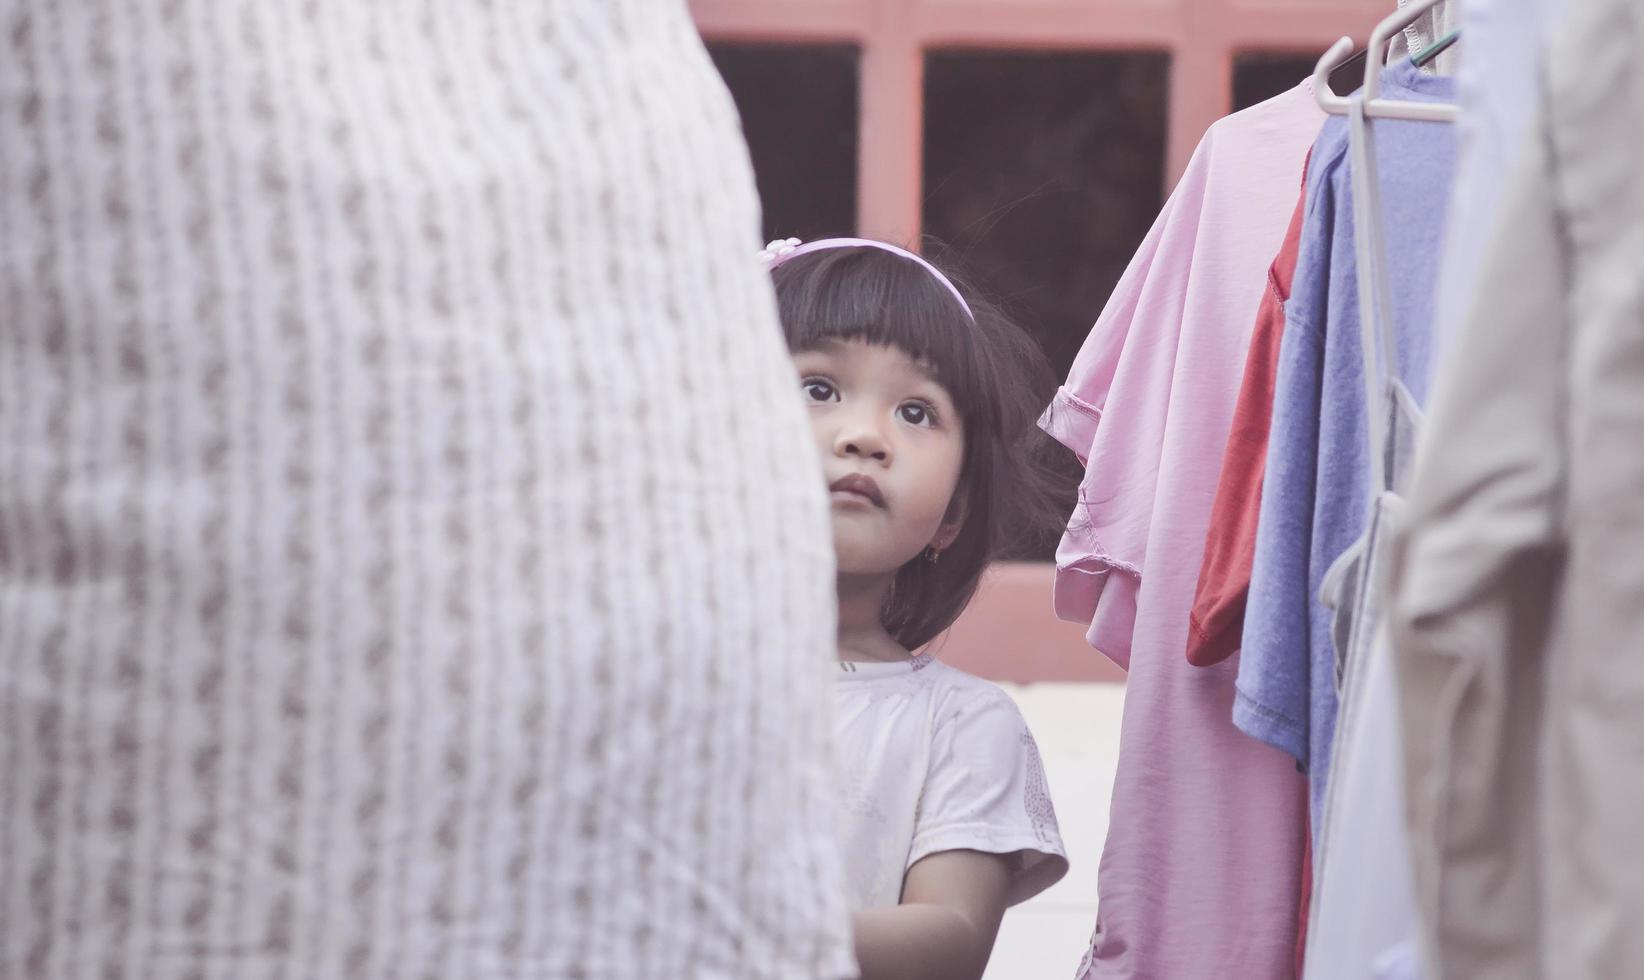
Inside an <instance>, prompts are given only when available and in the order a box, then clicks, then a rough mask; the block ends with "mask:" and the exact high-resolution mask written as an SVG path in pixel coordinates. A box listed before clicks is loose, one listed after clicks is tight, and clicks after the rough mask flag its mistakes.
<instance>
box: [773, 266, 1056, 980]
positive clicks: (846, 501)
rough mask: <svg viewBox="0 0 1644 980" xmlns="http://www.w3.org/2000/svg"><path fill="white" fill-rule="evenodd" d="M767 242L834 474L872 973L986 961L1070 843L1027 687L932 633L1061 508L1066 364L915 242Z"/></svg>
mask: <svg viewBox="0 0 1644 980" xmlns="http://www.w3.org/2000/svg"><path fill="white" fill-rule="evenodd" d="M766 255H767V261H768V263H769V264H770V267H771V270H772V277H773V279H774V281H775V284H776V293H777V300H778V304H779V306H780V309H781V314H782V323H783V329H784V331H785V332H786V334H787V341H788V348H789V350H790V352H791V353H792V355H793V359H794V364H795V366H796V367H797V368H798V372H799V384H800V392H801V395H802V397H803V398H804V400H805V403H806V405H807V406H808V409H809V414H810V418H811V424H812V428H813V429H814V431H815V433H816V441H817V448H818V449H819V450H820V451H821V454H822V463H823V471H824V475H825V478H826V480H827V484H828V488H829V490H830V500H831V511H832V517H833V537H834V546H835V550H836V553H837V556H838V576H839V577H838V588H839V668H840V670H839V675H838V681H837V684H836V688H835V690H836V694H837V696H836V714H837V729H838V739H837V749H838V752H839V759H840V762H841V768H842V769H843V775H844V782H845V790H846V810H847V814H848V824H847V838H846V869H847V872H848V874H849V876H850V878H849V882H848V884H849V886H850V888H851V891H852V898H853V901H854V903H855V908H857V909H858V910H859V911H857V912H856V914H855V928H856V950H857V958H858V960H859V962H860V964H861V969H862V977H863V980H875V978H895V980H917V978H923V977H929V978H933V980H935V978H940V980H955V978H965V977H980V976H981V975H982V971H983V969H984V968H985V967H986V965H987V961H988V956H989V954H990V953H991V951H992V948H993V941H994V937H995V934H996V933H997V931H998V928H999V921H1000V918H1001V917H1002V916H1003V914H1004V910H1005V908H1006V907H1007V906H1009V905H1013V904H1015V903H1017V902H1021V901H1023V900H1025V899H1027V898H1029V897H1031V896H1033V895H1035V894H1037V893H1038V892H1040V891H1043V890H1044V889H1045V888H1047V887H1049V886H1050V885H1051V884H1053V883H1054V882H1055V881H1056V880H1057V879H1058V878H1060V877H1061V876H1062V875H1063V874H1064V873H1065V872H1066V871H1067V858H1066V856H1065V854H1064V852H1063V850H1062V842H1061V838H1060V836H1059V835H1058V833H1057V827H1056V815H1055V812H1054V811H1053V809H1052V808H1051V803H1050V795H1049V792H1048V788H1047V786H1046V783H1045V774H1044V767H1043V764H1042V763H1041V761H1040V758H1039V751H1038V748H1037V747H1036V746H1035V745H1034V742H1033V736H1032V735H1031V734H1030V733H1029V732H1028V728H1027V725H1026V724H1025V723H1024V722H1023V720H1022V716H1021V714H1020V712H1019V711H1018V710H1017V708H1016V705H1015V703H1014V702H1012V701H1011V700H1010V698H1009V696H1008V695H1006V694H1005V693H1004V692H1003V691H1001V690H1000V689H999V688H997V687H995V686H994V685H992V684H990V683H988V682H986V681H983V680H980V679H978V678H975V677H972V676H970V675H969V674H965V673H963V672H961V671H958V670H955V669H953V668H951V667H948V666H946V665H944V664H942V663H941V662H940V661H938V660H935V659H933V658H932V655H931V653H930V652H929V651H924V652H918V653H916V652H915V651H920V649H921V648H922V647H924V646H925V645H926V644H928V643H929V642H930V641H931V640H932V639H934V638H935V637H936V636H937V635H938V634H940V633H941V632H942V631H943V630H945V629H947V628H948V626H950V625H952V623H953V621H954V620H955V619H957V618H958V616H959V614H960V612H961V611H962V610H963V609H964V608H965V605H966V604H967V603H968V602H969V601H970V598H971V596H972V594H974V593H975V591H976V586H977V583H978V581H979V580H980V579H981V576H982V572H983V571H984V569H985V568H986V567H987V565H988V563H989V562H990V561H991V560H993V559H994V558H995V557H996V556H997V555H998V553H999V551H1000V550H1001V546H1003V545H1006V544H1009V543H1011V542H1012V541H1019V540H1021V538H1022V535H1024V534H1026V533H1029V532H1030V531H1031V530H1032V528H1031V527H1030V526H1021V525H1022V524H1023V522H1022V520H1021V518H1022V516H1023V515H1024V514H1035V513H1040V514H1044V515H1046V516H1047V517H1048V521H1049V523H1050V524H1051V525H1052V526H1059V524H1060V517H1061V516H1062V515H1061V514H1060V513H1059V512H1058V511H1057V510H1056V509H1055V508H1054V503H1053V498H1052V497H1050V496H1049V494H1050V487H1051V486H1052V485H1053V478H1052V477H1051V476H1050V475H1049V474H1048V473H1047V471H1046V470H1044V469H1042V468H1041V467H1040V466H1039V465H1038V463H1037V461H1036V460H1037V457H1036V455H1035V454H1034V453H1032V452H1030V451H1029V447H1030V446H1032V445H1034V444H1035V442H1036V440H1037V438H1038V432H1037V430H1036V429H1035V427H1034V424H1033V423H1034V419H1035V416H1036V413H1037V409H1038V407H1039V406H1040V405H1042V404H1044V402H1045V400H1046V399H1048V396H1049V392H1050V390H1051V389H1052V387H1053V383H1052V382H1051V379H1050V375H1049V371H1048V368H1047V367H1046V366H1045V364H1044V361H1043V358H1042V356H1041V355H1040V354H1039V351H1038V349H1037V347H1036V346H1035V345H1034V343H1033V341H1032V340H1031V339H1029V338H1028V337H1027V336H1026V335H1025V334H1023V333H1022V332H1021V331H1020V330H1018V329H1017V328H1015V327H1014V326H1013V325H1011V324H1010V323H1008V322H1007V321H1006V320H1005V319H1004V318H1003V317H1002V316H1001V315H1000V314H999V313H998V312H997V311H995V310H994V309H992V308H991V307H987V306H985V305H983V304H981V303H979V302H978V301H977V300H976V299H975V298H974V297H972V298H967V294H966V293H964V292H961V291H960V290H959V289H958V288H957V287H956V286H955V285H954V283H953V282H952V281H951V280H950V279H949V278H948V277H947V276H945V275H943V274H942V273H941V272H939V271H938V270H937V269H936V267H935V266H933V265H931V264H930V263H928V262H926V261H925V260H924V259H922V258H919V257H918V256H915V255H913V254H912V253H909V252H905V251H903V250H902V249H899V248H896V247H894V246H890V245H885V244H883V243H880V242H872V241H865V240H861V239H829V240H826V241H817V242H812V243H810V244H808V245H800V244H799V243H798V242H797V241H796V240H793V239H790V240H788V241H786V242H778V243H773V244H772V245H771V246H770V247H769V248H768V249H767V251H766ZM1006 500H1011V501H1012V502H1013V503H1014V504H1015V506H1014V507H1012V508H1010V509H1008V510H1007V509H1006V508H1005V507H1004V506H1003V505H1004V502H1005V501H1006Z"/></svg>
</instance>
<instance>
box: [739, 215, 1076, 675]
mask: <svg viewBox="0 0 1644 980" xmlns="http://www.w3.org/2000/svg"><path fill="white" fill-rule="evenodd" d="M941 268H942V271H943V273H944V274H945V275H947V276H948V277H949V279H951V280H952V281H953V283H954V285H955V286H956V287H957V288H958V289H959V291H960V293H961V294H962V295H963V296H964V297H965V302H966V303H967V304H969V306H970V308H971V311H972V312H973V313H974V314H975V317H976V319H975V322H974V323H973V322H972V321H971V319H970V318H969V317H967V316H966V315H965V312H964V310H963V309H961V308H960V306H959V304H958V303H956V302H954V298H953V294H952V293H949V292H948V291H947V289H946V288H944V287H943V286H942V284H941V283H940V282H939V281H937V279H936V278H935V277H934V276H932V275H931V274H930V272H929V271H928V270H926V269H924V268H923V267H921V266H920V265H919V264H918V263H916V262H914V261H912V260H910V259H907V258H904V257H902V256H898V255H894V254H892V253H889V252H885V251H882V250H880V249H876V248H868V247H855V248H850V247H842V248H835V249H824V250H822V251H819V252H811V253H808V254H805V255H801V256H797V257H795V258H792V259H789V260H787V261H786V262H784V263H782V264H781V265H779V266H777V267H776V268H775V269H774V270H773V271H772V273H771V275H772V279H773V280H774V281H775V284H776V297H777V304H778V307H779V308H780V310H781V314H782V330H783V332H784V333H785V334H786V336H787V341H788V349H789V350H790V351H793V352H796V353H797V352H800V351H805V350H814V349H816V348H817V347H819V346H821V345H822V343H823V342H824V341H828V340H860V341H864V342H867V343H870V344H880V345H884V346H887V347H895V348H897V349H899V350H901V351H903V352H904V353H906V354H907V355H909V356H910V357H913V358H915V359H917V360H920V361H923V362H924V363H926V364H928V365H929V366H930V368H931V369H932V371H933V373H934V375H935V378H936V380H937V382H938V383H940V384H941V385H942V386H943V387H944V388H946V389H947V391H948V393H949V394H950V395H951V396H952V397H953V400H954V403H955V407H956V408H957V409H958V411H959V413H960V415H961V416H963V418H964V423H965V458H964V464H963V467H962V469H961V470H960V474H959V485H958V489H957V490H956V492H955V498H956V499H958V498H959V496H960V495H963V499H964V501H965V507H966V509H965V518H964V523H963V525H962V526H961V528H960V531H959V536H958V537H957V538H956V539H955V540H954V542H953V544H952V545H951V546H949V547H948V549H947V550H946V551H944V552H942V556H941V560H940V561H938V562H936V563H931V562H927V561H924V560H923V559H920V558H916V559H914V560H913V561H911V562H909V563H908V564H906V565H904V566H903V567H902V569H901V570H900V571H899V572H897V574H896V580H895V584H894V585H893V586H892V588H891V591H890V595H889V597H888V598H887V600H886V603H885V610H884V619H883V621H884V625H885V629H886V630H887V631H888V632H889V633H890V634H891V635H892V636H894V637H895V638H896V640H897V642H898V643H900V644H902V645H903V646H904V647H906V648H908V649H909V650H916V649H918V648H919V647H922V646H924V645H925V644H927V643H929V642H930V641H931V640H933V639H935V638H936V637H937V636H938V635H940V634H941V633H942V631H944V630H946V629H947V628H948V627H949V626H951V625H953V622H954V620H956V619H958V618H959V614H960V613H961V612H963V611H964V609H965V606H966V605H968V604H969V603H970V600H971V597H972V596H973V595H975V593H976V588H977V585H978V584H979V583H980V582H981V579H982V573H983V572H984V571H986V570H987V567H988V565H989V563H991V562H992V561H993V560H994V559H995V558H997V557H998V556H999V555H1000V553H1001V552H1002V551H1005V550H1006V549H1009V548H1012V546H1019V545H1021V544H1022V543H1023V542H1025V541H1041V540H1044V539H1045V536H1046V535H1048V534H1053V533H1054V532H1056V531H1057V530H1059V529H1060V528H1061V526H1062V524H1063V522H1064V521H1065V520H1066V518H1067V514H1066V506H1067V502H1068V499H1069V498H1068V497H1067V496H1066V494H1065V493H1063V492H1062V491H1063V490H1064V486H1063V484H1064V483H1065V481H1066V476H1065V473H1066V470H1065V469H1063V470H1060V471H1059V470H1058V469H1057V468H1055V467H1054V466H1053V465H1052V462H1051V455H1050V454H1051V453H1053V452H1056V451H1059V450H1060V447H1059V446H1056V445H1055V443H1054V442H1053V441H1052V440H1050V439H1049V438H1048V437H1046V436H1044V435H1043V434H1042V433H1041V432H1040V431H1039V428H1038V426H1037V425H1036V424H1035V423H1036V422H1037V420H1038V415H1039V411H1040V409H1041V408H1043V407H1044V406H1045V405H1046V404H1047V403H1048V402H1049V401H1050V399H1051V396H1052V395H1053V394H1054V392H1055V386H1056V382H1055V378H1054V377H1053V376H1052V374H1051V372H1050V366H1049V364H1048V363H1047V362H1046V361H1045V357H1044V354H1043V353H1042V352H1041V351H1040V350H1039V346H1038V344H1037V343H1035V342H1034V340H1033V339H1032V338H1031V337H1029V336H1028V335H1027V334H1026V333H1024V332H1023V331H1022V330H1021V328H1019V327H1017V326H1016V325H1015V324H1014V323H1012V322H1011V321H1010V320H1009V319H1008V318H1007V317H1006V316H1005V315H1004V313H1003V312H1002V311H1000V310H999V309H998V308H997V307H996V306H994V305H993V304H991V303H988V302H986V301H985V300H983V299H982V298H981V297H980V296H978V295H977V294H976V291H975V290H974V289H971V288H969V287H968V286H967V284H966V283H965V282H964V281H963V279H962V278H960V277H959V276H955V275H954V274H953V273H951V272H950V271H949V270H948V268H947V266H946V265H945V264H944V265H943V266H942V267H941Z"/></svg>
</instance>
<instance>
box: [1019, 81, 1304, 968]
mask: <svg viewBox="0 0 1644 980" xmlns="http://www.w3.org/2000/svg"><path fill="white" fill-rule="evenodd" d="M1323 118H1324V117H1323V115H1322V113H1321V112H1320V110H1319V109H1318V106H1317V104H1316V103H1315V102H1314V100H1313V93H1312V89H1311V87H1310V86H1309V85H1308V84H1306V83H1304V84H1303V85H1301V86H1298V87H1297V88H1295V89H1292V90H1291V91H1289V92H1287V93H1285V94H1283V95H1280V96H1278V97H1277V98H1274V99H1271V100H1269V101H1267V102H1265V103H1262V104H1261V105H1259V106H1256V107H1254V108H1251V109H1247V110H1245V111H1243V112H1240V113H1237V114H1235V115H1233V116H1230V117H1228V118H1226V119H1223V120H1221V121H1220V122H1218V123H1216V124H1215V125H1214V126H1212V127H1211V128H1210V131H1209V132H1208V133H1207V134H1206V135H1205V138H1204V140H1203V142H1201V143H1200V145H1199V148H1198V150H1197V151H1196V152H1195V153H1194V155H1193V159H1192V162H1191V163H1189V164H1188V169H1187V173H1186V174H1185V175H1184V176H1183V177H1182V180H1181V183H1180V184H1179V185H1178V186H1177V188H1176V190H1175V192H1174V193H1173V194H1172V195H1171V197H1170V200H1169V202H1167V203H1166V205H1165V208H1164V210H1163V212H1162V213H1161V214H1160V215H1159V218H1158V221H1157V222H1156V223H1155V224H1154V226H1153V229H1152V231H1150V232H1149V233H1148V236H1147V239H1146V241H1145V242H1143V244H1142V247H1141V249H1140V250H1139V251H1138V252H1137V254H1136V257H1135V258H1134V259H1133V260H1132V261H1131V264H1130V267H1129V269H1127V270H1126V272H1125V274H1124V277H1123V278H1122V279H1121V280H1120V282H1119V285H1118V287H1117V288H1116V289H1115V290H1114V293H1113V297H1112V299H1111V300H1110V301H1109V302H1108V305H1107V308H1106V309H1105V310H1104V311H1103V312H1102V315H1101V318H1100V319H1099V320H1097V322H1096V326H1095V327H1094V328H1093V329H1092V330H1091V334H1090V338H1089V339H1088V340H1087V341H1086V342H1085V346H1084V348H1083V350H1082V351H1080V354H1079V357H1078V359H1077V360H1076V361H1075V362H1074V365H1073V370H1072V373H1071V374H1070V376H1069V378H1068V382H1067V384H1066V386H1064V387H1063V389H1062V390H1061V391H1060V392H1059V393H1058V395H1057V398H1056V401H1055V403H1054V404H1053V405H1052V406H1051V408H1050V409H1049V410H1048V411H1047V412H1046V413H1045V418H1044V420H1043V421H1042V423H1041V424H1042V425H1044V427H1045V428H1046V430H1047V431H1049V432H1050V433H1051V434H1052V435H1054V436H1056V437H1057V438H1058V439H1059V440H1061V441H1062V442H1063V443H1064V444H1066V445H1067V446H1069V447H1070V448H1072V449H1073V450H1074V452H1076V453H1078V454H1079V456H1080V458H1081V459H1083V460H1084V461H1085V464H1086V475H1085V480H1084V484H1083V486H1082V487H1081V490H1080V502H1079V505H1078V508H1077V509H1076V511H1075V512H1074V515H1073V518H1072V520H1071V521H1070V522H1069V527H1068V532H1067V535H1066V537H1065V538H1064V539H1063V541H1062V544H1061V547H1060V548H1059V550H1058V551H1057V580H1056V610H1057V613H1058V615H1060V616H1062V617H1063V618H1065V619H1073V620H1077V621H1081V622H1089V623H1090V624H1091V625H1090V633H1089V639H1090V642H1091V644H1092V645H1093V646H1094V647H1096V648H1097V649H1098V650H1101V651H1102V652H1104V653H1106V654H1107V655H1108V656H1110V657H1112V658H1113V659H1114V660H1115V661H1117V662H1118V663H1119V664H1120V665H1121V666H1124V667H1126V668H1127V669H1128V670H1129V672H1130V676H1129V679H1128V682H1127V691H1126V695H1125V716H1124V722H1123V728H1122V741H1121V749H1120V755H1119V769H1118V777H1117V780H1116V781H1115V783H1114V788H1113V803H1112V814H1111V823H1110V826H1109V830H1108V837H1107V845H1106V848H1105V849H1104V852H1103V855H1102V862H1101V868H1100V871H1099V882H1098V892H1099V894H1100V911H1099V913H1098V921H1097V926H1096V930H1095V935H1094V936H1093V937H1092V940H1091V950H1090V953H1089V954H1088V955H1087V957H1086V961H1085V964H1084V966H1083V967H1082V968H1081V972H1080V975H1081V976H1082V977H1085V978H1107V977H1125V978H1156V980H1192V978H1200V977H1260V978H1263V980H1268V978H1279V977H1291V976H1293V975H1294V973H1295V955H1296V913H1297V906H1298V902H1299V898H1300V885H1301V874H1302V870H1301V862H1302V854H1303V851H1304V847H1305V842H1304V836H1303V828H1304V825H1305V818H1306V811H1305V806H1306V802H1305V790H1306V786H1305V783H1304V782H1303V780H1302V777H1301V776H1300V775H1299V774H1298V773H1297V772H1296V766H1295V761H1294V760H1293V759H1291V758H1289V757H1288V756H1286V755H1284V754H1283V753H1281V752H1279V751H1278V750H1276V749H1273V748H1271V747H1269V746H1266V745H1263V744H1261V743H1259V742H1256V741H1255V740H1253V739H1251V738H1249V737H1247V736H1245V735H1244V734H1242V733H1241V732H1239V730H1238V729H1236V728H1234V727H1233V721H1232V713H1233V680H1234V676H1235V674H1236V672H1237V668H1238V659H1237V657H1233V658H1230V659H1228V660H1225V661H1223V662H1222V663H1220V664H1217V665H1215V666H1212V667H1208V668H1200V667H1194V666H1192V665H1190V664H1188V663H1187V661H1186V660H1185V659H1183V657H1182V650H1183V648H1184V646H1185V644H1186V641H1187V629H1188V615H1189V612H1190V609H1191V607H1192V603H1193V593H1194V587H1195V586H1196V585H1197V583H1198V574H1199V565H1200V561H1201V558H1202V557H1203V554H1204V544H1205V532H1206V530H1207V528H1208V524H1209V519H1210V505H1211V501H1212V498H1213V497H1214V495H1215V492H1216V483H1217V479H1218V477H1219V476H1220V469H1221V460H1222V454H1223V450H1224V449H1225V448H1226V445H1227V434H1228V430H1229V428H1230V427H1231V424H1232V415H1233V406H1234V402H1235V400H1236V398H1237V396H1238V392H1239V383H1240V379H1241V377H1242V373H1243V365H1244V359H1245V352H1246V349H1247V347H1248V345H1249V341H1250V331H1251V328H1252V326H1253V325H1254V323H1255V320H1256V310H1257V306H1258V305H1259V304H1260V302H1261V298H1262V291H1263V290H1264V289H1265V288H1266V284H1267V268H1268V265H1269V264H1270V263H1271V262H1272V261H1273V257H1274V255H1275V254H1277V252H1278V250H1279V247H1280V244H1281V242H1282V240H1283V238H1284V233H1285V228H1286V226H1287V224H1288V222H1289V220H1290V216H1291V213H1292V211H1293V210H1294V207H1295V203H1296V181H1297V180H1298V179H1299V176H1300V174H1301V173H1302V168H1303V161H1304V159H1305V157H1306V154H1307V151H1308V148H1309V147H1310V146H1311V145H1312V143H1313V138H1314V137H1315V136H1316V135H1317V134H1318V131H1319V127H1320V124H1321V123H1322V121H1323Z"/></svg>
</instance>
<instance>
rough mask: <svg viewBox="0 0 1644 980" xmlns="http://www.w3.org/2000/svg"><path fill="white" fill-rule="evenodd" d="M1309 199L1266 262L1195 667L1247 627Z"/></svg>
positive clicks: (1217, 517) (1201, 603)
mask: <svg viewBox="0 0 1644 980" xmlns="http://www.w3.org/2000/svg"><path fill="white" fill-rule="evenodd" d="M1305 206H1306V199H1305V195H1299V196H1298V199H1297V201H1296V210H1295V213H1294V214H1293V215H1292V216H1291V218H1290V227H1289V229H1288V230H1287V231H1286V232H1285V239H1284V244H1283V245H1282V246H1281V247H1280V248H1279V254H1278V256H1277V257H1275V258H1274V259H1273V265H1272V267H1271V268H1269V270H1268V273H1267V291H1266V292H1265V293H1264V294H1263V295H1262V305H1261V307H1260V308H1259V309H1258V310H1257V313H1256V326H1255V329H1254V330H1253V331H1251V335H1250V351H1249V353H1248V354H1247V355H1246V357H1245V364H1244V380H1243V382H1242V383H1241V384H1240V387H1239V400H1238V402H1237V404H1236V406H1235V407H1234V410H1233V427H1232V429H1231V430H1230V431H1229V433H1228V436H1227V452H1226V454H1225V455H1224V456H1223V457H1222V471H1221V476H1220V477H1219V478H1218V480H1217V483H1216V499H1215V501H1214V503H1213V504H1212V505H1211V510H1210V529H1209V531H1208V532H1207V533H1206V535H1205V549H1204V559H1203V561H1202V563H1201V564H1200V567H1199V584H1198V587H1197V588H1196V589H1195V590H1194V592H1193V609H1192V612H1191V613H1190V615H1189V628H1188V636H1187V662H1188V663H1190V664H1193V665H1194V666H1196V667H1209V666H1211V665H1213V664H1218V663H1221V662H1222V661H1223V660H1226V659H1227V658H1228V657H1230V656H1232V655H1233V654H1234V652H1236V651H1237V650H1238V649H1239V641H1240V639H1241V637H1242V635H1243V632H1244V612H1245V605H1246V602H1247V600H1248V598H1249V595H1250V568H1251V565H1252V564H1253V562H1254V561H1255V556H1256V528H1257V526H1258V522H1259V521H1260V518H1261V498H1262V479H1263V478H1264V476H1265V474H1266V471H1267V440H1268V436H1269V434H1270V433H1271V431H1272V423H1273V395H1274V386H1275V385H1276V383H1277V381H1278V371H1279V344H1280V341H1281V340H1282V338H1283V336H1284V303H1285V300H1286V299H1287V298H1288V296H1289V292H1290V283H1291V279H1292V278H1293V276H1294V274H1295V269H1296V248H1297V244H1298V242H1299V241H1300V238H1301V229H1302V219H1303V215H1304V214H1305V210H1306V207H1305Z"/></svg>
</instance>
